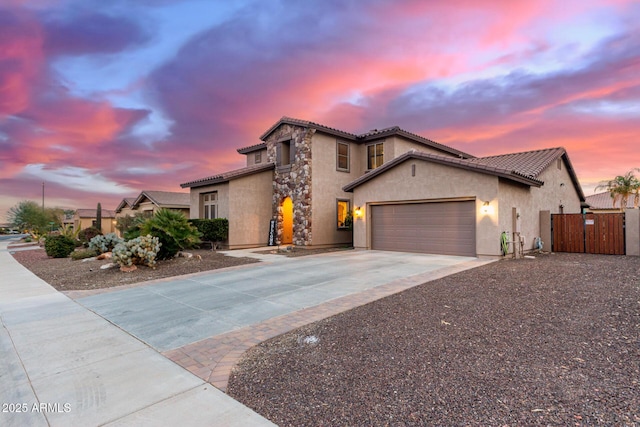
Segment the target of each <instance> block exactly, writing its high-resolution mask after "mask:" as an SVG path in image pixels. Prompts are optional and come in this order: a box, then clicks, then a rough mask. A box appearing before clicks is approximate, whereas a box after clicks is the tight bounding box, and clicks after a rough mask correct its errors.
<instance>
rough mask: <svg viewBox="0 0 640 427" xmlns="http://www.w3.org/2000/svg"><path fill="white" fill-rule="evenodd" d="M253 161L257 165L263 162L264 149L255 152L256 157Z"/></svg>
mask: <svg viewBox="0 0 640 427" xmlns="http://www.w3.org/2000/svg"><path fill="white" fill-rule="evenodd" d="M253 163H255V164H256V165H257V164H258V163H262V151H258V152H257V153H256V154H255V158H254V160H253Z"/></svg>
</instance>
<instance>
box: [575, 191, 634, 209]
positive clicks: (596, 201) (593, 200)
mask: <svg viewBox="0 0 640 427" xmlns="http://www.w3.org/2000/svg"><path fill="white" fill-rule="evenodd" d="M586 202H587V204H588V205H589V207H590V208H592V209H616V210H617V209H619V208H620V201H617V202H616V207H615V208H614V207H613V198H612V197H611V194H610V193H609V192H608V191H605V192H603V193H597V194H592V195H591V196H587V197H586ZM633 207H634V197H633V196H630V197H629V198H628V199H627V208H628V209H632V208H633Z"/></svg>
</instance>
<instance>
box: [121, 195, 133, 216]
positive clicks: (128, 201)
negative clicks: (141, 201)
mask: <svg viewBox="0 0 640 427" xmlns="http://www.w3.org/2000/svg"><path fill="white" fill-rule="evenodd" d="M135 201H136V198H135V197H127V198H125V199H122V201H121V202H120V204H118V207H116V213H119V212H120V211H121V210H122V209H124V208H129V209H131V208H133V204H134V203H135Z"/></svg>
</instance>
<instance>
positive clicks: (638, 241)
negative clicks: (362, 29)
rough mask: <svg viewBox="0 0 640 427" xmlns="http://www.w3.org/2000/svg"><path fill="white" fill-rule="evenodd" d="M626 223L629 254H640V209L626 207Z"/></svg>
mask: <svg viewBox="0 0 640 427" xmlns="http://www.w3.org/2000/svg"><path fill="white" fill-rule="evenodd" d="M624 224H625V241H626V246H627V247H626V249H627V255H633V256H640V209H625V211H624Z"/></svg>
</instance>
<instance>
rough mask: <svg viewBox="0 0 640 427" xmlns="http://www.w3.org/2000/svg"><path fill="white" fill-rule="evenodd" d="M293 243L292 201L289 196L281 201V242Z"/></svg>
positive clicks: (285, 243) (284, 243)
mask: <svg viewBox="0 0 640 427" xmlns="http://www.w3.org/2000/svg"><path fill="white" fill-rule="evenodd" d="M292 243H293V202H292V201H291V197H287V198H286V199H284V200H283V201H282V244H283V245H290V244H292Z"/></svg>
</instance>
